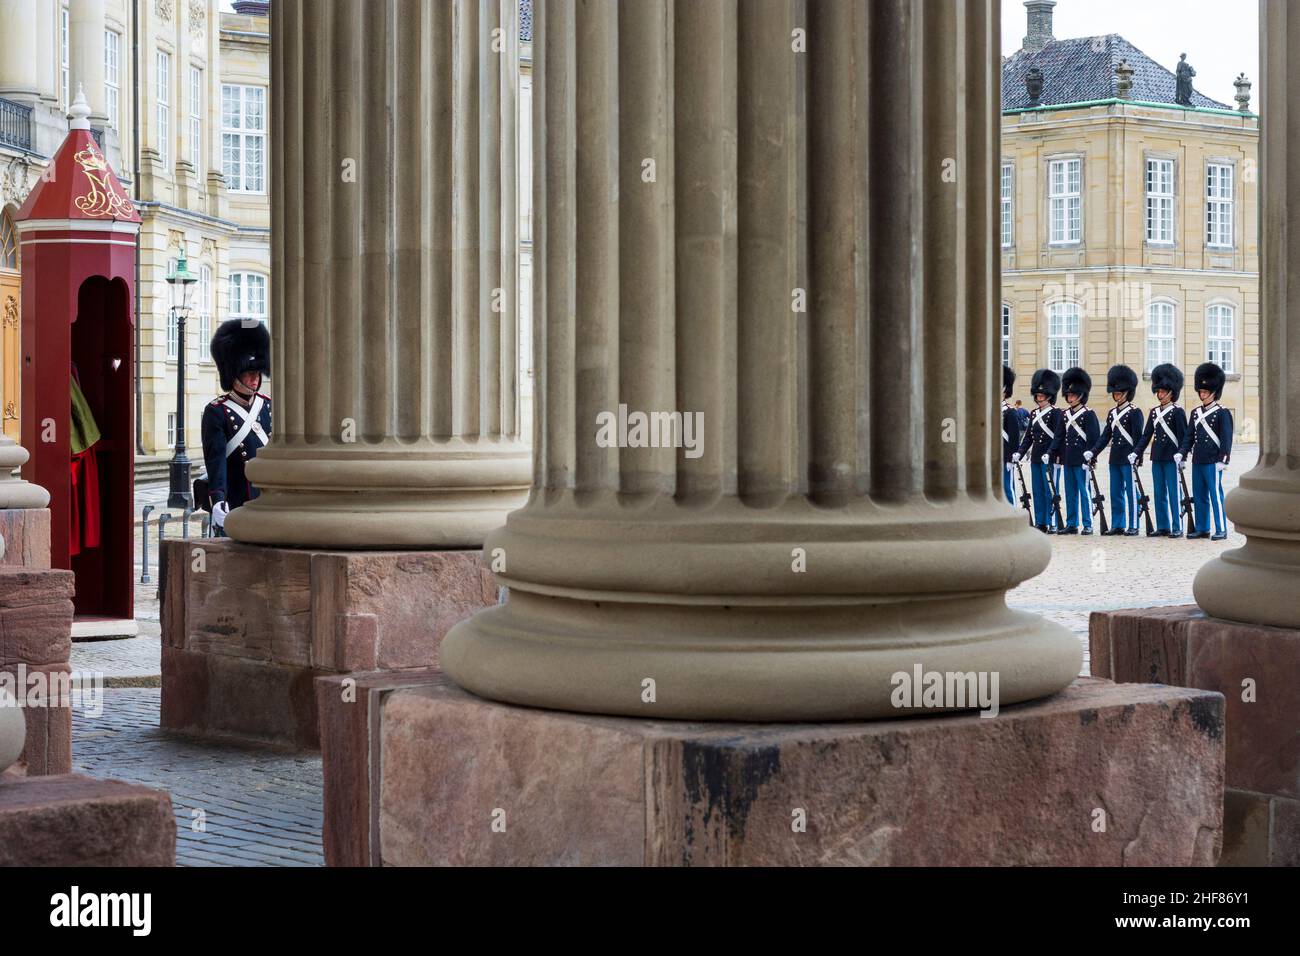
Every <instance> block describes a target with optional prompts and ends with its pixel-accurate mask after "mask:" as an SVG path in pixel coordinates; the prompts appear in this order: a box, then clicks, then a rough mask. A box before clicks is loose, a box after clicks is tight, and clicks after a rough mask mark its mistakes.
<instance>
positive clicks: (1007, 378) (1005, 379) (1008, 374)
mask: <svg viewBox="0 0 1300 956" xmlns="http://www.w3.org/2000/svg"><path fill="white" fill-rule="evenodd" d="M1015 384H1016V373H1015V372H1013V371H1012V370H1011V366H1010V365H1004V366H1002V397H1003V398H1010V397H1011V389H1012V386H1014V385H1015Z"/></svg>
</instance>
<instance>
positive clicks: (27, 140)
mask: <svg viewBox="0 0 1300 956" xmlns="http://www.w3.org/2000/svg"><path fill="white" fill-rule="evenodd" d="M0 146H12V147H14V148H15V149H23V150H30V149H31V148H32V108H31V107H30V106H24V105H23V104H22V103H15V102H14V101H13V100H6V99H4V98H3V97H0Z"/></svg>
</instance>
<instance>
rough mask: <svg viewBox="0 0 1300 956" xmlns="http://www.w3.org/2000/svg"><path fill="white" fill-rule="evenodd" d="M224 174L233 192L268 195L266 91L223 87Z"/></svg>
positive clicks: (222, 161)
mask: <svg viewBox="0 0 1300 956" xmlns="http://www.w3.org/2000/svg"><path fill="white" fill-rule="evenodd" d="M221 171H222V172H223V173H224V174H225V177H226V188H227V189H229V190H231V191H232V192H243V193H263V192H266V90H265V88H263V87H260V86H231V85H228V84H222V87H221Z"/></svg>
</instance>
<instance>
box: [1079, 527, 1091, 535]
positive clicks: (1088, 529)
mask: <svg viewBox="0 0 1300 956" xmlns="http://www.w3.org/2000/svg"><path fill="white" fill-rule="evenodd" d="M1079 533H1080V534H1092V529H1091V528H1084V529H1083V530H1082V531H1081V532H1079Z"/></svg>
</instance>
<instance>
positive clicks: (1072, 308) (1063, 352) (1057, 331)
mask: <svg viewBox="0 0 1300 956" xmlns="http://www.w3.org/2000/svg"><path fill="white" fill-rule="evenodd" d="M1081 312H1082V310H1081V309H1080V308H1079V306H1078V304H1077V303H1075V302H1053V303H1052V304H1051V305H1049V306H1048V307H1047V364H1048V366H1049V367H1050V368H1052V369H1054V370H1055V371H1057V372H1064V371H1065V370H1066V369H1067V368H1073V367H1074V366H1076V365H1078V364H1079V328H1080V325H1081V324H1082V323H1081Z"/></svg>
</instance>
